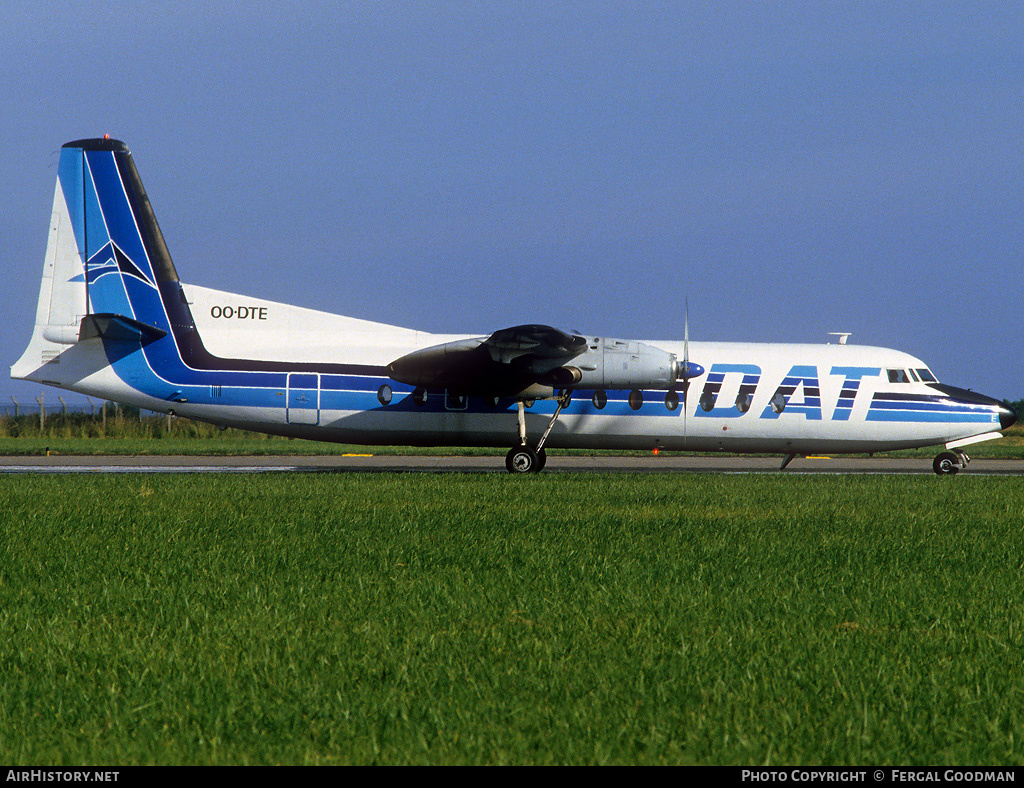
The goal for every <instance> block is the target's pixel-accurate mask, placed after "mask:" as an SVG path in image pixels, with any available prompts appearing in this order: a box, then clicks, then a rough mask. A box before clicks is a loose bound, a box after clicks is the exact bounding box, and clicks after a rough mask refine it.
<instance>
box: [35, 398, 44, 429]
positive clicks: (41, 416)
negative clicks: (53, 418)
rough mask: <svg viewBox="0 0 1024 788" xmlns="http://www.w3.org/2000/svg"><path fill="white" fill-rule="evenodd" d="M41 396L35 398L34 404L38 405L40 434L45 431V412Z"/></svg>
mask: <svg viewBox="0 0 1024 788" xmlns="http://www.w3.org/2000/svg"><path fill="white" fill-rule="evenodd" d="M43 397H44V395H43V394H40V395H39V396H38V397H36V402H38V403H39V432H40V433H42V431H43V430H45V429H46V410H45V409H44V406H43Z"/></svg>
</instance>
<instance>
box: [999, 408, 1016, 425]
mask: <svg viewBox="0 0 1024 788" xmlns="http://www.w3.org/2000/svg"><path fill="white" fill-rule="evenodd" d="M1002 405H1003V406H1002V407H1001V408H1000V409H999V429H1001V430H1007V429H1009V428H1010V427H1012V426H1013V425H1014V424H1016V423H1017V411H1015V410H1014V409H1013V408H1011V407H1010V406H1009V405H1007V404H1006V403H1005V402H1004V403H1003V404H1002Z"/></svg>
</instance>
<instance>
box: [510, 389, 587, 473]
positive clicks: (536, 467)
mask: <svg viewBox="0 0 1024 788" xmlns="http://www.w3.org/2000/svg"><path fill="white" fill-rule="evenodd" d="M571 397H572V393H571V392H570V391H568V390H567V389H564V390H562V391H560V392H559V393H558V397H557V401H558V407H557V408H555V415H554V416H552V417H551V421H549V422H548V426H547V429H545V430H544V434H543V435H541V436H540V440H539V441H538V442H537V448H532V447H531V446H528V445H527V443H526V403H524V402H523V400H519V401H517V402H516V405H517V406H518V407H519V445H518V446H513V447H512V448H511V449H510V450H509V453H508V454H506V455H505V467H506V468H507V469H508V472H509V473H539V472H540V471H541V470H542V469H543V468H544V463H545V462H547V455H546V454H545V453H544V441H546V440H547V439H548V435H549V434H550V433H551V428H552V427H554V426H555V422H556V421H558V417H559V415H560V414H561V413H562V409H563V408H564V407H565V406H566V405H568V404H569V399H570V398H571Z"/></svg>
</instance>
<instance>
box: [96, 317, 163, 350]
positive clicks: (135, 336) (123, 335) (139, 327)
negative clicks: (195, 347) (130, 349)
mask: <svg viewBox="0 0 1024 788" xmlns="http://www.w3.org/2000/svg"><path fill="white" fill-rule="evenodd" d="M165 336H167V332H166V331H164V330H163V329H161V328H157V327H156V326H150V325H147V324H146V323H142V322H140V321H138V320H135V319H134V318H131V317H125V316H124V315H112V314H95V315H86V316H85V317H83V318H82V325H81V328H80V329H79V332H78V341H79V342H82V341H84V340H86V339H94V338H96V337H98V338H100V339H106V340H108V341H113V342H142V343H143V344H145V343H147V342H153V341H154V340H157V339H160V338H161V337H165Z"/></svg>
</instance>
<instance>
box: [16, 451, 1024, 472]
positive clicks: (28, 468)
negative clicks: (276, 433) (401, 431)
mask: <svg viewBox="0 0 1024 788" xmlns="http://www.w3.org/2000/svg"><path fill="white" fill-rule="evenodd" d="M781 464H782V458H781V457H737V456H714V455H711V456H709V455H672V454H659V455H647V456H640V457H625V456H596V457H591V456H575V455H569V456H558V455H551V456H549V457H548V461H547V466H546V467H545V469H544V471H543V473H595V472H596V473H760V474H764V473H782V474H785V475H793V474H924V475H929V476H934V473H933V472H932V462H931V460H930V459H928V458H897V459H893V458H882V457H807V458H798V459H795V460H794V461H793V462H792V463H790V465H789V467H787V468H786V470H785V471H780V470H779V466H780V465H781ZM331 472H333V473H355V472H370V473H374V472H376V473H502V474H505V473H507V472H506V470H505V462H504V458H503V457H500V456H490V457H460V456H427V455H409V456H401V455H286V456H284V455H282V456H232V457H227V456H209V455H204V456H139V455H117V456H114V455H106V456H92V455H90V456H84V455H75V456H67V455H51V456H49V457H0V473H46V474H82V473H331ZM959 475H961V476H963V475H970V476H977V475H982V476H990V475H998V476H1021V475H1024V460H993V459H976V460H973V461H972V462H971V464H970V465H969V466H968V468H967V469H966V470H965V471H961V473H960V474H959Z"/></svg>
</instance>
